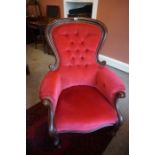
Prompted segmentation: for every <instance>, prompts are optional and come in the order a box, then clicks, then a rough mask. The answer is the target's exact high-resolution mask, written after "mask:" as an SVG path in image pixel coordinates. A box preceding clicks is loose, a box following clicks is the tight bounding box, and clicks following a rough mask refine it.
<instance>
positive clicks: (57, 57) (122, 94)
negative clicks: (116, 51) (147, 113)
mask: <svg viewBox="0 0 155 155" xmlns="http://www.w3.org/2000/svg"><path fill="white" fill-rule="evenodd" d="M74 21H80V22H84V23H91V24H95V25H97V26H98V27H99V28H100V29H101V30H102V32H103V34H102V36H101V39H100V42H99V46H98V48H97V53H96V54H97V55H96V58H97V62H98V63H99V64H101V65H103V66H105V65H106V61H99V60H98V52H99V49H100V48H101V47H102V46H103V43H104V41H105V39H106V35H107V32H108V30H107V28H106V26H105V25H104V24H103V23H102V22H100V21H98V20H94V19H88V18H64V19H57V20H55V21H53V22H52V23H51V24H49V25H48V27H47V28H46V38H47V41H48V44H49V46H50V48H51V49H53V52H54V54H55V56H56V63H55V64H54V65H50V66H49V67H50V69H51V70H56V69H57V68H58V65H59V56H58V54H57V51H56V47H55V45H54V41H53V39H52V38H51V35H49V34H50V33H49V32H50V30H51V28H53V27H54V26H56V25H59V24H61V23H68V22H74ZM123 97H125V93H124V92H119V93H118V94H116V97H115V103H116V104H115V108H116V111H117V114H118V119H119V121H118V123H117V124H115V125H114V126H115V131H116V130H117V129H118V128H119V126H120V125H121V123H122V121H123V117H122V115H121V113H120V112H119V109H118V105H117V100H118V98H123ZM44 102H45V103H44ZM46 102H47V101H46V99H45V100H43V103H44V104H45V105H46V104H48V105H51V103H50V101H48V103H46ZM51 113H52V115H51ZM53 116H54V113H53V111H52V110H51V112H50V114H49V117H50V118H49V120H50V121H51V123H50V125H49V131H50V130H51V128H52V132H51V133H52V135H54V136H56V137H57V138H56V139H59V138H58V135H57V134H56V131H55V130H54V124H53ZM93 133H94V132H93ZM114 133H115V132H114ZM58 142H59V141H58ZM57 145H58V143H57Z"/></svg>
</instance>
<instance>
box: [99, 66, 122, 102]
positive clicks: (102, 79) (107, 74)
mask: <svg viewBox="0 0 155 155" xmlns="http://www.w3.org/2000/svg"><path fill="white" fill-rule="evenodd" d="M96 87H97V88H98V89H99V90H100V92H101V93H102V94H103V95H104V96H105V97H106V98H107V99H108V101H109V102H110V103H111V104H115V103H116V99H117V98H123V97H125V85H124V83H123V81H122V80H121V79H120V78H119V77H118V76H117V75H116V74H115V73H114V72H113V71H111V70H110V69H108V67H106V66H105V67H103V68H102V69H100V70H99V71H98V72H97V75H96Z"/></svg>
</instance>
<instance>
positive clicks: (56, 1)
mask: <svg viewBox="0 0 155 155" xmlns="http://www.w3.org/2000/svg"><path fill="white" fill-rule="evenodd" d="M39 4H40V8H41V11H42V15H43V16H46V5H58V6H59V7H60V16H61V17H63V14H64V8H63V0H39Z"/></svg>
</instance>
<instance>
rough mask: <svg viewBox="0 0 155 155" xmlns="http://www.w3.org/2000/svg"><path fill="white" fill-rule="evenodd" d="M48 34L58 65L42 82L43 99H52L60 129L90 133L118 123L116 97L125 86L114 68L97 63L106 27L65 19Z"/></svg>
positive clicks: (51, 28) (41, 95)
mask: <svg viewBox="0 0 155 155" xmlns="http://www.w3.org/2000/svg"><path fill="white" fill-rule="evenodd" d="M48 35H49V43H50V45H52V47H53V49H54V50H56V56H57V59H58V62H57V64H58V67H57V69H56V70H55V71H49V72H48V73H47V75H46V76H45V78H44V80H43V81H42V84H41V88H40V98H41V99H47V98H48V99H49V100H50V101H51V102H52V105H53V107H54V111H55V118H54V124H55V126H56V130H57V131H58V132H64V131H78V132H80V131H81V132H86V131H93V130H96V129H98V128H101V127H104V126H109V125H111V124H114V123H116V122H117V120H118V118H117V114H116V109H115V108H114V107H115V106H114V103H115V97H116V94H117V93H118V92H120V91H124V90H125V87H124V84H123V82H122V81H121V80H120V78H118V77H117V76H116V75H115V74H114V73H113V72H112V71H110V70H109V69H108V68H107V67H105V66H101V65H100V64H98V63H97V60H96V59H97V51H98V48H99V47H100V43H101V42H102V40H103V38H104V35H105V31H103V27H102V26H101V25H100V24H96V23H94V22H84V21H80V20H79V21H68V22H65V21H64V22H62V20H61V22H58V23H57V24H55V25H54V24H53V25H52V27H49V31H48ZM73 86H74V87H73ZM86 86H87V87H86ZM72 110H73V111H72Z"/></svg>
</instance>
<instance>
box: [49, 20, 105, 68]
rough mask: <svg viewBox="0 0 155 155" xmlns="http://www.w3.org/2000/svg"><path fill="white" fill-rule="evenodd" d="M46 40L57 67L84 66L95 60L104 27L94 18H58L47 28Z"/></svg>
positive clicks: (102, 37) (94, 62)
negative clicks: (54, 56)
mask: <svg viewBox="0 0 155 155" xmlns="http://www.w3.org/2000/svg"><path fill="white" fill-rule="evenodd" d="M47 35H48V41H49V43H50V45H51V47H52V49H53V50H54V52H55V54H56V56H57V59H58V63H57V64H58V65H59V67H62V66H68V67H75V66H76V67H84V68H87V67H88V66H89V65H91V64H96V62H97V60H96V59H97V52H98V50H99V47H100V44H101V42H102V41H103V40H104V37H105V29H104V28H103V26H101V25H100V24H99V23H97V22H95V20H85V19H78V20H74V19H59V20H57V21H56V22H55V23H53V24H51V25H49V26H48V28H47Z"/></svg>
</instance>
